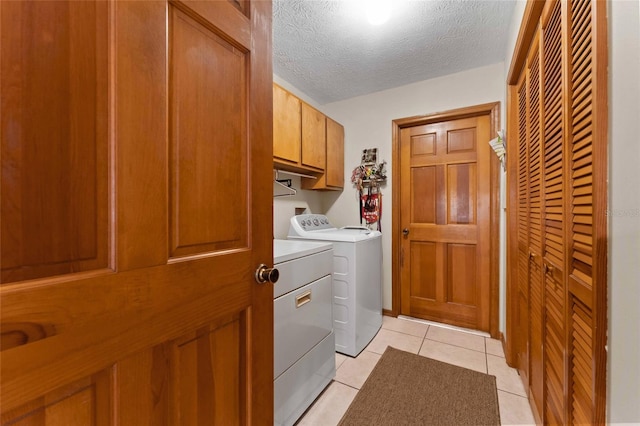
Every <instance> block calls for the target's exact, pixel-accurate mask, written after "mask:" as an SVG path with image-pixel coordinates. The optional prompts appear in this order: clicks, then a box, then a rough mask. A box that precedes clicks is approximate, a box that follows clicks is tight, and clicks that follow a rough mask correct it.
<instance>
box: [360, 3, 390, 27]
mask: <svg viewBox="0 0 640 426" xmlns="http://www.w3.org/2000/svg"><path fill="white" fill-rule="evenodd" d="M364 3H365V7H366V12H367V19H368V20H369V23H370V24H371V25H382V24H384V23H385V22H387V21H388V20H389V17H390V16H391V1H389V0H367V1H365V2H364Z"/></svg>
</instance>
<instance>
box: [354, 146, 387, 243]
mask: <svg viewBox="0 0 640 426" xmlns="http://www.w3.org/2000/svg"><path fill="white" fill-rule="evenodd" d="M386 165H387V162H386V161H383V162H382V163H378V148H369V149H363V150H362V159H361V161H360V165H359V166H357V167H356V168H355V169H353V172H352V173H351V183H353V185H354V186H355V187H356V190H357V191H358V193H357V194H358V203H359V209H358V210H359V214H360V224H363V223H364V225H366V226H367V227H368V228H370V229H374V228H377V229H378V231H382V226H381V224H380V218H381V216H382V192H380V186H381V185H382V184H384V183H386V182H387V175H386V170H385V169H386Z"/></svg>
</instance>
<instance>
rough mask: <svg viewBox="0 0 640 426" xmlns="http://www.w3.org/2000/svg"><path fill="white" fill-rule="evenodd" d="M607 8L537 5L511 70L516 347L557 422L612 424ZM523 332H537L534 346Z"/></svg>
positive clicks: (546, 414)
mask: <svg viewBox="0 0 640 426" xmlns="http://www.w3.org/2000/svg"><path fill="white" fill-rule="evenodd" d="M604 10H605V3H604V2H602V1H564V0H552V1H547V2H544V3H539V2H530V3H529V4H528V6H527V10H526V11H525V20H524V26H523V29H522V30H521V36H522V37H521V41H520V43H519V45H518V46H517V48H516V54H515V55H514V62H513V63H512V67H511V72H510V74H509V84H510V85H511V86H510V89H509V98H510V103H509V116H510V117H512V118H513V120H511V122H510V124H509V129H510V130H509V133H510V134H516V135H517V138H515V140H514V139H512V140H510V142H509V143H510V145H509V149H508V151H511V152H513V151H515V152H517V155H516V156H515V158H508V161H509V165H508V170H509V178H508V185H509V186H512V185H514V179H515V180H516V182H515V186H516V188H515V189H514V190H511V189H510V190H509V198H510V199H509V208H514V209H515V210H517V215H516V216H514V217H513V218H512V219H510V220H511V221H513V220H514V219H515V220H516V221H517V223H516V224H515V225H516V226H515V227H514V228H515V229H516V230H517V238H509V253H510V254H509V259H517V262H515V264H513V263H510V264H509V265H508V268H509V270H510V271H511V272H510V273H509V284H508V294H509V296H508V298H509V303H508V310H509V311H508V323H509V324H508V329H510V330H512V333H510V335H509V336H508V338H507V341H508V342H509V343H508V345H507V352H508V353H509V358H510V359H511V360H515V364H516V365H517V367H518V368H519V369H520V370H521V371H522V372H523V373H525V374H523V380H524V382H525V385H526V386H528V389H529V391H530V400H531V402H532V405H533V407H534V413H535V414H536V416H537V417H538V421H541V422H544V423H549V424H594V423H595V424H600V423H603V422H604V413H605V396H606V386H605V380H606V351H605V345H606V286H607V284H606V220H605V219H606V218H605V217H604V212H605V207H606V145H607V141H606V124H607V105H606V85H607V80H606V64H607V60H606V54H607V52H606V18H605V14H604ZM527 34H529V35H527ZM532 58H539V60H538V62H537V65H536V60H535V59H534V60H532ZM519 64H521V65H522V67H520V65H519ZM536 94H537V96H538V98H537V99H536ZM525 97H526V99H525ZM537 123H539V124H537ZM525 141H526V142H525ZM514 174H515V175H516V177H515V178H514V177H513V176H514ZM538 191H539V192H538ZM538 194H539V195H538ZM539 218H540V220H539ZM511 223H513V222H511ZM538 235H539V237H538ZM527 246H528V247H529V249H530V251H529V253H526V251H525V250H524V247H527ZM538 254H540V255H541V258H540V261H539V262H536V261H535V258H536V256H537V255H538ZM525 257H528V258H529V262H528V263H527V262H525V260H524V258H525ZM532 258H533V261H532ZM536 268H540V269H536ZM536 277H538V278H539V282H540V287H539V288H538V287H537V284H536V282H535V280H536ZM523 280H527V282H528V290H529V294H528V297H529V301H528V309H529V315H528V317H527V318H523V311H524V305H525V304H526V302H525V300H526V298H527V294H526V290H525V289H524V288H525V286H524V285H523V282H522V281H523ZM538 291H539V292H540V294H541V298H540V299H539V300H540V301H541V302H540V303H538V294H537V292H538ZM540 320H541V321H542V323H541V324H542V327H541V328H540V329H538V328H537V327H538V324H539V323H538V321H540ZM525 327H526V328H527V329H526V330H524V329H523V328H525ZM514 332H515V333H517V335H519V334H520V333H522V335H525V336H528V344H529V346H528V350H527V347H526V346H525V345H524V343H523V342H522V340H521V339H520V338H519V337H515V336H513V335H512V334H513V333H514ZM538 332H541V334H540V337H541V340H540V342H538V340H537V339H538ZM511 342H514V343H511ZM538 343H540V345H541V346H540V347H541V348H542V352H541V361H540V356H539V355H540V354H536V352H535V351H536V350H537V348H538ZM527 362H528V365H527V364H525V363H527ZM540 362H542V364H540ZM540 371H541V372H542V375H541V376H540ZM540 379H541V382H539V380H540ZM539 383H541V384H542V387H540V386H539Z"/></svg>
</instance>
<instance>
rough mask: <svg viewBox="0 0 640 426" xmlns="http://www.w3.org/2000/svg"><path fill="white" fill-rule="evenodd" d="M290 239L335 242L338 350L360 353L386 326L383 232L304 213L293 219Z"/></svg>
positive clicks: (334, 326) (334, 272) (334, 288)
mask: <svg viewBox="0 0 640 426" xmlns="http://www.w3.org/2000/svg"><path fill="white" fill-rule="evenodd" d="M287 238H289V239H303V240H311V241H324V242H332V243H333V330H334V333H335V340H336V351H337V352H341V353H343V354H345V355H349V356H357V355H358V354H359V353H360V352H361V351H362V350H363V349H364V348H365V347H366V346H367V345H368V344H369V342H370V341H371V340H372V339H373V337H374V336H375V335H376V333H377V332H378V330H380V327H381V326H382V233H380V232H379V231H372V230H370V229H366V228H363V227H344V228H336V227H335V226H333V225H332V224H331V222H329V219H327V217H326V216H324V215H320V214H302V215H298V216H293V217H292V218H291V222H290V226H289V235H288V236H287Z"/></svg>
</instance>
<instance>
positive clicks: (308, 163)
mask: <svg viewBox="0 0 640 426" xmlns="http://www.w3.org/2000/svg"><path fill="white" fill-rule="evenodd" d="M325 139H326V136H325V116H324V114H322V113H321V112H320V111H318V110H316V109H315V108H313V107H311V106H309V105H307V104H306V103H304V102H302V101H301V100H300V99H298V98H297V97H295V96H294V95H292V94H291V93H289V92H287V91H286V90H284V89H283V88H282V87H280V86H277V85H275V84H274V85H273V162H274V164H275V165H276V168H281V169H283V170H292V171H298V172H302V173H310V174H317V173H322V172H323V171H324V165H325V162H326V154H325V150H326V147H325V143H326V142H325Z"/></svg>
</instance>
